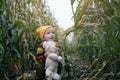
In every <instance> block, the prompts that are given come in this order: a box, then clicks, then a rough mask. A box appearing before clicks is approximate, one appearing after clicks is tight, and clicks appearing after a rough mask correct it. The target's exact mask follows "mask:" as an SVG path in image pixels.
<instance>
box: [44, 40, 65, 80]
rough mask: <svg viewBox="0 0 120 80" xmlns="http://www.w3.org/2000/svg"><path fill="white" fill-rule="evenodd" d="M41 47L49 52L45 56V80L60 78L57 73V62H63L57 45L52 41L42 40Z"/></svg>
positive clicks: (58, 79)
mask: <svg viewBox="0 0 120 80" xmlns="http://www.w3.org/2000/svg"><path fill="white" fill-rule="evenodd" d="M43 48H44V49H45V51H48V52H49V53H50V54H49V55H48V56H47V57H46V63H45V69H46V72H45V74H46V77H47V80H52V79H55V80H61V77H60V75H59V74H58V73H57V68H58V62H61V63H62V64H63V58H62V57H61V56H59V55H58V54H59V52H58V49H59V48H58V47H56V44H55V42H54V41H44V42H43Z"/></svg>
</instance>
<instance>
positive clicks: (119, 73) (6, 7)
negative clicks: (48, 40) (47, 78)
mask: <svg viewBox="0 0 120 80" xmlns="http://www.w3.org/2000/svg"><path fill="white" fill-rule="evenodd" d="M46 2H47V0H1V1H0V80H14V79H15V80H16V79H17V80H20V79H21V80H34V78H35V74H34V64H35V56H36V49H37V46H38V45H39V44H40V42H41V41H40V39H39V36H38V35H37V34H36V32H35V31H36V28H37V27H39V26H42V25H52V26H54V27H55V28H56V30H57V34H56V35H57V38H58V40H60V42H61V49H62V52H63V53H64V58H65V63H66V64H65V66H64V69H63V73H62V77H63V79H62V80H119V79H120V5H119V4H120V0H71V7H72V11H73V16H71V17H72V18H73V19H74V25H72V26H71V27H70V28H68V29H67V30H65V31H63V30H61V29H59V27H58V24H57V21H56V19H55V18H54V16H53V15H52V13H51V12H50V9H49V6H47V5H46ZM75 3H77V6H75V10H74V5H75ZM70 33H73V39H72V41H69V40H68V38H67V36H68V35H69V34H70ZM61 34H62V35H61Z"/></svg>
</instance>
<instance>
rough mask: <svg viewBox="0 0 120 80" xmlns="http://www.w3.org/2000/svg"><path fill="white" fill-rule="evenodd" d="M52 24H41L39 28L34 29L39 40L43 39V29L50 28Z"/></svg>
mask: <svg viewBox="0 0 120 80" xmlns="http://www.w3.org/2000/svg"><path fill="white" fill-rule="evenodd" d="M51 27H52V26H49V25H48V26H41V27H39V28H37V29H36V32H37V33H38V34H39V36H40V38H41V40H43V38H44V34H45V31H46V30H47V29H48V28H51Z"/></svg>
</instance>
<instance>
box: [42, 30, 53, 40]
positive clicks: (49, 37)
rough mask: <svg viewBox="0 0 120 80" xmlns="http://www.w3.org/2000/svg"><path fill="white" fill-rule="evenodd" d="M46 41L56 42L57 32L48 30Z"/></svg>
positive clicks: (45, 36)
mask: <svg viewBox="0 0 120 80" xmlns="http://www.w3.org/2000/svg"><path fill="white" fill-rule="evenodd" d="M44 40H45V41H54V40H55V31H54V29H53V28H48V29H47V30H46V31H45V34H44Z"/></svg>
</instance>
